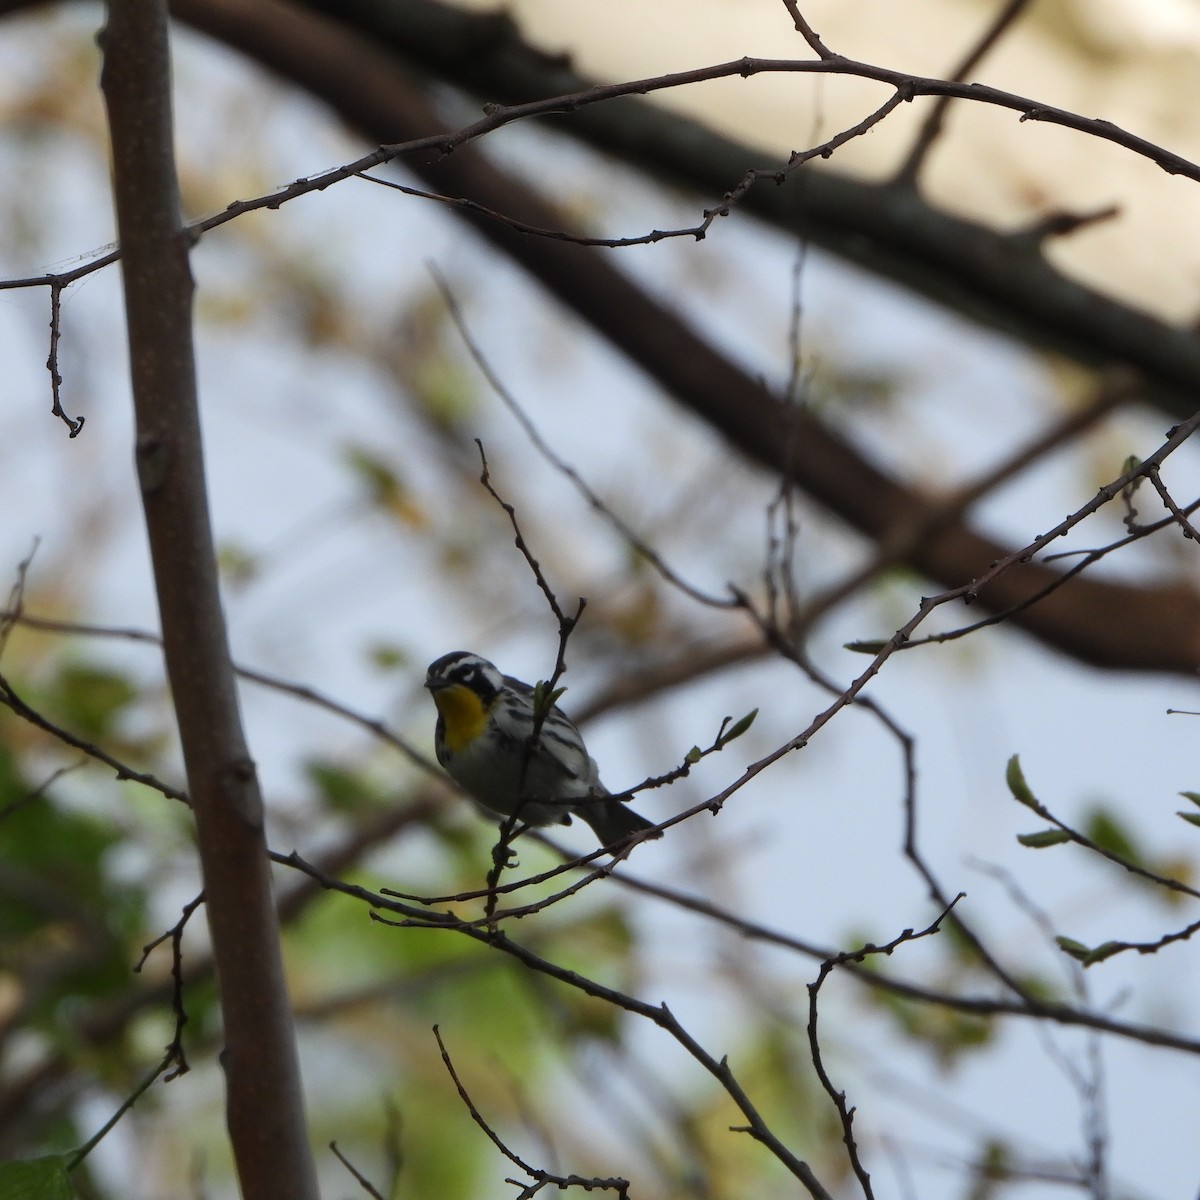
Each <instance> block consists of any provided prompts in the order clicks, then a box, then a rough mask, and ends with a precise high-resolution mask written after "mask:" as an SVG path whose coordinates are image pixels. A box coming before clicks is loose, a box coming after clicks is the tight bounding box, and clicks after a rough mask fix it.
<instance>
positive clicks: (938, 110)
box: [895, 0, 1029, 187]
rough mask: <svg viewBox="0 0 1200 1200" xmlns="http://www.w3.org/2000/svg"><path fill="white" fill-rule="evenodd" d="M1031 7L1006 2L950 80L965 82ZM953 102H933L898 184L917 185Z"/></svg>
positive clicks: (1023, 1)
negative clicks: (918, 176) (920, 173)
mask: <svg viewBox="0 0 1200 1200" xmlns="http://www.w3.org/2000/svg"><path fill="white" fill-rule="evenodd" d="M1028 5H1029V0H1007V3H1006V4H1005V5H1004V7H1003V8H1002V9H1001V10H1000V11H999V12H998V13H997V14H996V16H995V18H994V19H993V21H992V23H991V25H990V26H988V28H987V29H986V30H985V31H984V33H983V35H982V37H980V39H979V40H978V41H977V42H976V43H975V45H974V46H973V47H972V48H971V49H970V51H969V52H968V53H967V55H966V57H965V58H964V59H963V60H962V62H960V63H959V64H958V66H957V67H955V68H954V70H953V72H951V74H950V79H952V80H954V81H955V82H956V83H961V82H962V81H963V80H964V79H966V77H967V74H968V72H970V71H973V70H974V69H975V68H976V67H977V66H978V65H979V63H980V62H981V61H982V59H983V58H984V56H985V55H986V54H987V53H988V51H990V50H991V49H992V47H993V46H995V44H996V43H997V42H998V41H999V40H1000V38H1001V37H1002V36H1003V35H1004V32H1005V30H1007V29H1008V28H1009V26H1010V25H1012V23H1013V22H1014V21H1015V20H1016V19H1017V18H1018V17H1019V16H1020V15H1021V13H1022V12H1024V10H1025V9H1026V8H1027V7H1028ZM952 98H953V97H951V96H939V97H938V98H937V100H935V101H934V104H933V107H932V108H931V109H930V111H929V115H928V116H927V117H926V118H925V121H924V122H923V124H922V125H921V129H920V131H919V132H918V134H917V137H916V140H915V141H914V143H913V147H912V149H911V150H910V151H909V152H908V157H907V158H906V159H905V160H904V163H903V164H902V165H901V167H900V170H899V171H897V172H896V176H895V182H896V183H898V184H901V185H903V186H907V187H911V186H912V184H913V183H915V182H916V178H917V174H918V172H919V171H920V170H921V165H922V164H923V163H924V161H925V159H926V157H927V156H928V154H929V151H930V150H931V149H932V148H933V144H934V142H936V141H937V139H938V137H939V135H940V134H941V132H942V126H943V125H944V124H945V121H946V110H947V109H948V108H949V107H950V102H951V100H952Z"/></svg>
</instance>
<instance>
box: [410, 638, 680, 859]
mask: <svg viewBox="0 0 1200 1200" xmlns="http://www.w3.org/2000/svg"><path fill="white" fill-rule="evenodd" d="M425 686H426V687H427V688H428V689H429V691H430V693H431V694H432V696H433V702H434V704H436V705H437V710H438V719H437V729H436V731H435V733H434V740H433V746H434V751H435V753H436V754H437V760H438V762H440V763H441V764H442V766H443V767H445V768H446V771H447V773H448V774H449V775H450V777H451V778H452V779H453V780H454V781H455V783H457V784H458V785H459V786H460V787H461V788H462V789H463V791H465V792H466V793H467V795H468V796H470V797H471V799H472V800H474V801H475V803H476V804H477V805H479V807H480V808H482V809H483V810H484V811H485V812H487V813H488V814H490V815H491V816H494V817H499V818H501V819H505V818H508V817H510V816H512V815H513V814H514V813H515V814H516V816H517V818H518V820H520V821H522V822H524V823H525V824H526V825H569V824H570V823H571V814H572V813H574V814H575V815H576V816H578V817H582V818H583V820H585V821H586V822H587V823H588V824H589V825H590V826H591V827H592V829H593V830H595V833H596V836H597V837H598V838H599V839H600V841H601V842H602V843H603V844H604V845H605V846H614V845H617V844H618V843H622V842H626V841H628V840H629V839H630V838H631V837H633V835H634V834H637V833H641V832H642V831H643V830H647V829H649V830H654V826H653V825H652V824H651V822H649V821H647V820H646V819H645V818H644V817H640V816H638V814H637V813H635V812H634V811H633V809H631V808H629V807H627V806H626V805H624V804H622V803H621V802H620V801H619V800H614V799H613V798H612V796H611V794H610V792H609V791H608V789H607V788H606V787H605V786H604V784H602V783H601V782H600V773H599V770H598V769H597V767H596V763H595V760H594V759H593V758H591V757H590V756H589V754H588V752H587V748H586V747H585V746H584V744H583V738H582V736H581V735H580V733H579V730H578V729H576V728H575V726H574V725H573V724H571V722H570V720H569V719H568V718H567V716H566V714H565V713H563V711H562V710H561V709H559V708H558V707H553V708H551V709H550V711H549V712H548V713H547V714H546V717H545V720H544V721H543V722H542V726H541V729H540V731H539V733H538V740H537V745H536V747H531V744H530V739H531V737H532V735H533V730H534V721H535V715H536V711H535V708H534V689H533V688H531V687H530V686H529V684H527V683H522V682H521V681H520V680H519V679H513V678H512V677H511V676H509V675H502V674H501V673H500V671H499V670H498V669H497V668H496V667H494V666H493V665H492V664H491V663H490V662H488V660H487V659H486V658H481V657H480V656H479V655H478V654H472V653H470V652H469V651H467V650H455V651H454V652H453V653H451V654H445V655H443V656H442V657H441V658H439V659H438V660H437V661H436V662H434V663H433V664H432V665H431V666H430V668H429V671H428V673H427V674H426V676H425ZM646 836H647V837H661V836H662V835H661V831H659V830H654V832H652V833H650V834H647V835H646Z"/></svg>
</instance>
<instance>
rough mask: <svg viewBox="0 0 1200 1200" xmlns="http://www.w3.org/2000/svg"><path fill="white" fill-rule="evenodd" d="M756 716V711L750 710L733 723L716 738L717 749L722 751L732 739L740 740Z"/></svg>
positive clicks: (754, 709)
mask: <svg viewBox="0 0 1200 1200" xmlns="http://www.w3.org/2000/svg"><path fill="white" fill-rule="evenodd" d="M757 716H758V709H757V708H752V709H751V710H750V711H749V712H748V713H747V714H746V715H745V716H744V717H742V719H741V720H740V721H734V723H733V724H732V725H731V726H730V727H729V729H728V730H727V731H726V732H725V733H723V734H721V736H720V737H719V738H717V747H718V749H722V748H724V747H725V746H728V745H729V743H730V742H732V741H733V739H734V738H740V737H741V736H742V734H743V733H745V732H746V730H747V729H749V728H750V726H751V725H753V724H754V718H755V717H757Z"/></svg>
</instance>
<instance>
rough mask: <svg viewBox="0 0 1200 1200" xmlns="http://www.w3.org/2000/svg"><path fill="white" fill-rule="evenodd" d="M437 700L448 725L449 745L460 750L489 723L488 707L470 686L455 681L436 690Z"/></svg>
mask: <svg viewBox="0 0 1200 1200" xmlns="http://www.w3.org/2000/svg"><path fill="white" fill-rule="evenodd" d="M433 702H434V704H436V705H437V710H438V712H439V713H440V714H441V718H442V720H443V721H444V722H445V725H446V739H445V740H446V749H447V750H449V751H450V753H451V754H458V753H459V751H461V750H464V749H465V748H466V747H467V746H469V745H470V744H471V743H472V742H473V741H474V740H475V738H477V737H478V736H479V735H480V734H481V733H482V732H483V727H484V726H485V725H486V724H487V716H488V710H487V709H486V708H484V707H483V701H482V700H480V698H479V697H478V695H476V693H475V692H473V691H472V690H471V689H470V688H469V687H463V686H462V685H461V684H457V683H456V684H452V685H451V686H450V687H447V688H439V689H438V690H437V691H436V692H434V693H433Z"/></svg>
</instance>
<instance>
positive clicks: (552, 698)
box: [533, 679, 567, 713]
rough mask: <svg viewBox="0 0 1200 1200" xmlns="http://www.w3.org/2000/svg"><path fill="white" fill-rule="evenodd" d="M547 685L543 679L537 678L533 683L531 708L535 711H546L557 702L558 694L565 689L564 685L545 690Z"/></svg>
mask: <svg viewBox="0 0 1200 1200" xmlns="http://www.w3.org/2000/svg"><path fill="white" fill-rule="evenodd" d="M547 686H548V685H547V683H546V680H544V679H539V680H538V681H537V683H536V684H535V685H534V688H533V708H534V711H535V712H540V713H548V712H549V711H550V710H551V709H552V708H553V707H554V706H555V705H556V704H557V703H558V698H559V696H561V695H562V694H563V692H565V691H566V690H567V689H566V688H565V687H560V688H554V689H553V690H552V691H547V690H546V689H547Z"/></svg>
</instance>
